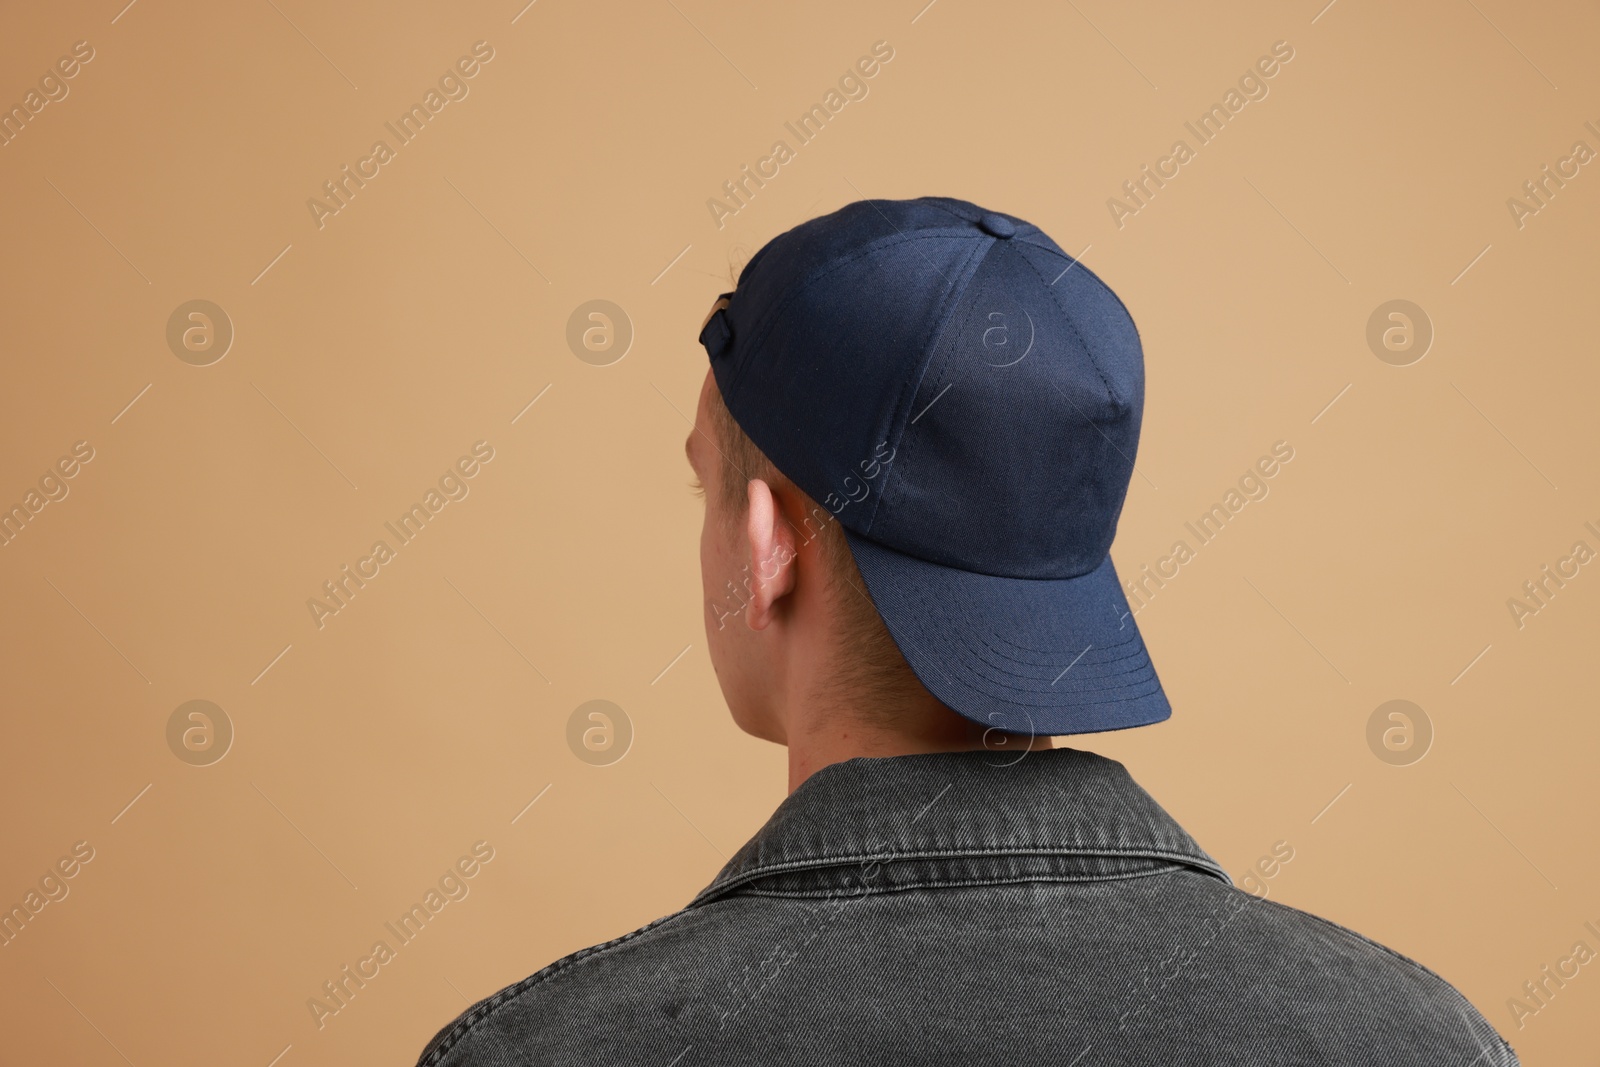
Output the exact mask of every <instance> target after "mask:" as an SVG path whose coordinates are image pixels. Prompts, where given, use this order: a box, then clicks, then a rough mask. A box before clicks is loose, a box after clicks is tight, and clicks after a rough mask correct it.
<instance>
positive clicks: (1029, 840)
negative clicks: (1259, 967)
mask: <svg viewBox="0 0 1600 1067" xmlns="http://www.w3.org/2000/svg"><path fill="white" fill-rule="evenodd" d="M1051 857H1057V858H1060V859H1062V860H1066V861H1069V862H1076V864H1077V866H1076V868H1075V869H1076V870H1077V871H1078V874H1077V875H1076V877H1096V876H1098V877H1125V876H1127V874H1128V873H1130V871H1131V870H1132V869H1133V868H1134V867H1137V868H1142V870H1143V871H1144V872H1145V873H1151V872H1154V871H1159V870H1163V869H1168V868H1170V867H1172V866H1173V865H1179V866H1187V867H1191V868H1195V869H1198V870H1200V871H1203V872H1205V873H1207V874H1210V875H1213V876H1215V877H1217V878H1220V879H1221V880H1223V881H1224V882H1229V883H1230V884H1231V879H1229V878H1228V875H1227V873H1226V872H1225V871H1223V869H1222V868H1221V867H1220V866H1219V865H1218V864H1217V862H1216V861H1215V860H1213V859H1212V858H1211V857H1210V856H1208V855H1207V854H1206V853H1205V852H1204V851H1202V850H1201V848H1200V846H1199V845H1198V844H1196V843H1195V841H1194V839H1193V838H1191V837H1190V836H1189V835H1188V834H1187V833H1186V832H1185V831H1184V830H1183V828H1182V827H1181V826H1179V825H1178V824H1177V822H1176V821H1174V820H1173V818H1172V816H1170V815H1168V814H1167V813H1166V812H1165V811H1164V810H1162V808H1161V806H1160V805H1159V804H1157V803H1156V802H1155V800H1154V799H1153V798H1152V797H1151V796H1150V794H1148V793H1146V792H1145V791H1144V790H1143V789H1141V788H1140V787H1139V785H1138V784H1137V783H1135V782H1134V780H1133V778H1132V777H1131V776H1130V775H1129V774H1128V771H1127V769H1126V768H1125V767H1123V765H1122V764H1120V763H1118V762H1117V761H1115V760H1111V759H1107V758H1105V757H1103V756H1098V755H1095V754H1094V753H1092V752H1082V751H1079V750H1077V749H1070V748H1056V749H1043V750H1041V751H1037V752H1030V753H1027V754H1026V755H1024V756H1023V757H1022V758H1020V759H1019V758H1017V757H1015V756H1012V755H1002V754H1000V753H997V752H993V751H981V750H980V751H974V752H941V753H932V754H927V755H916V756H888V757H870V758H869V757H858V758H856V759H851V760H846V761H844V762H842V763H835V764H832V765H830V766H827V767H824V768H822V769H821V770H819V771H817V772H816V773H815V774H813V775H812V776H811V777H810V778H807V779H806V780H805V782H803V783H802V784H801V785H800V788H798V789H796V790H795V791H794V792H793V793H792V794H790V795H789V797H788V798H787V799H786V800H784V802H783V803H782V804H780V805H779V806H778V810H777V811H775V812H774V813H773V815H772V818H770V819H768V820H767V823H766V825H765V826H763V827H762V828H761V829H760V830H759V831H758V832H757V833H756V835H755V836H754V837H752V838H751V839H750V840H749V841H748V842H746V843H745V845H744V847H743V848H741V849H740V850H739V851H738V852H737V853H735V854H734V856H733V858H732V859H731V860H729V861H728V865H727V866H726V867H724V868H723V869H722V872H721V873H720V874H718V875H717V877H716V879H715V880H713V881H712V883H711V884H710V885H709V886H707V887H706V888H705V889H704V890H702V891H701V893H700V894H699V896H697V897H696V898H695V900H694V901H693V904H702V903H705V902H707V901H710V900H712V899H715V898H717V897H720V896H723V895H725V894H727V893H729V892H732V891H734V890H737V889H740V888H746V887H751V886H752V884H753V883H757V882H761V883H763V884H765V885H774V884H787V885H790V886H792V885H794V884H795V877H794V876H796V875H797V874H798V872H805V871H811V872H820V871H822V870H824V869H829V868H833V869H838V868H851V867H870V868H871V869H872V870H873V871H876V870H877V869H878V868H879V865H884V864H898V863H902V862H909V863H913V864H923V865H926V864H929V863H942V864H943V867H942V869H941V874H942V875H943V877H942V879H941V880H942V881H943V882H945V883H946V884H949V883H950V882H952V881H955V882H959V881H960V880H961V877H962V875H961V872H962V871H963V870H975V868H971V867H970V866H964V865H965V864H970V863H971V862H973V861H975V860H979V859H981V860H983V861H985V862H990V861H995V862H1007V863H1010V864H1012V865H1013V866H1014V868H1015V869H1016V870H1018V871H1022V870H1024V869H1028V870H1038V869H1040V868H1039V865H1040V864H1046V865H1048V864H1049V863H1051V862H1058V861H1055V860H1052V859H1050V858H1051ZM1023 858H1027V859H1023ZM1130 865H1132V866H1131V867H1130ZM1095 871H1099V872H1100V873H1099V874H1098V875H1096V874H1095V873H1094V872H1095ZM1086 872H1087V873H1086ZM1019 876H1020V877H1026V875H1019ZM868 880H870V879H868ZM972 880H974V881H976V880H978V878H977V875H976V874H974V875H973V876H972ZM693 904H692V905H691V906H693Z"/></svg>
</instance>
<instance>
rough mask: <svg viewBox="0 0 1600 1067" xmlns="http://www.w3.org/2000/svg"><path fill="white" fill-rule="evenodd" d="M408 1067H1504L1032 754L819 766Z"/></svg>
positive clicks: (1362, 942) (1305, 925)
mask: <svg viewBox="0 0 1600 1067" xmlns="http://www.w3.org/2000/svg"><path fill="white" fill-rule="evenodd" d="M1019 755H1020V756H1021V758H1019ZM419 1062H420V1067H468V1065H474V1067H511V1065H513V1064H517V1065H523V1064H583V1065H598V1064H631V1065H639V1067H697V1065H712V1064H717V1065H721V1064H727V1065H733V1064H737V1065H740V1067H744V1065H750V1064H855V1063H870V1064H879V1065H898V1064H936V1063H937V1064H946V1063H960V1064H1035V1065H1042V1064H1051V1065H1059V1067H1095V1065H1106V1064H1141V1065H1144V1064H1159V1065H1176V1064H1195V1065H1199V1064H1216V1065H1223V1064H1226V1065H1231V1067H1237V1065H1245V1064H1252V1065H1253V1064H1261V1065H1269V1064H1270V1065H1280V1064H1281V1065H1291V1064H1293V1065H1309V1064H1348V1065H1361V1067H1390V1065H1401V1064H1404V1065H1419V1064H1429V1065H1447V1064H1454V1065H1460V1067H1469V1065H1478V1067H1504V1065H1510V1064H1516V1063H1517V1062H1518V1061H1517V1058H1516V1056H1515V1054H1514V1053H1513V1052H1512V1050H1511V1047H1510V1046H1509V1045H1507V1044H1506V1042H1505V1041H1504V1040H1502V1039H1501V1037H1500V1036H1499V1035H1498V1034H1497V1033H1496V1031H1495V1030H1494V1028H1493V1027H1492V1026H1490V1025H1489V1023H1488V1022H1486V1021H1485V1020H1484V1018H1483V1017H1482V1016H1481V1015H1480V1014H1479V1013H1478V1012H1477V1011H1476V1010H1475V1009H1474V1008H1473V1007H1472V1005H1471V1004H1469V1003H1468V1002H1467V1001H1466V1000H1465V999H1464V998H1463V997H1462V996H1461V995H1460V994H1459V993H1458V992H1457V991H1456V990H1455V989H1454V988H1452V987H1451V986H1450V984H1449V983H1447V982H1446V981H1445V980H1444V979H1442V978H1440V977H1439V976H1438V975H1436V974H1434V973H1433V972H1432V971H1429V970H1427V969H1426V968H1425V967H1422V966H1421V965H1419V964H1417V963H1414V962H1412V961H1411V960H1409V959H1407V958H1405V957H1404V956H1401V955H1399V954H1398V953H1395V952H1393V951H1391V950H1389V949H1387V948H1384V947H1383V946H1381V945H1379V944H1377V943H1375V942H1373V941H1370V940H1368V939H1366V938H1364V937H1362V936H1360V935H1359V934H1356V933H1353V932H1352V931H1350V930H1347V929H1345V928H1343V927H1341V926H1337V925H1335V924H1333V923H1330V922H1327V921H1325V920H1322V919H1319V918H1317V917H1315V916H1313V915H1309V914H1307V913H1305V912H1301V911H1297V910H1295V909H1293V908H1289V907H1286V906H1284V905H1281V904H1278V903H1275V902H1273V901H1270V900H1266V899H1262V898H1260V897H1257V896H1255V895H1252V894H1250V893H1247V892H1245V891H1243V890H1241V889H1238V888H1236V887H1235V886H1234V885H1233V884H1232V882H1231V881H1230V880H1229V878H1228V876H1227V874H1226V873H1225V872H1224V871H1223V870H1222V868H1221V867H1219V866H1218V865H1217V863H1216V862H1215V861H1214V860H1212V859H1211V857H1209V856H1208V855H1206V853H1205V852H1203V851H1202V850H1201V849H1200V847H1199V846H1198V845H1197V844H1196V843H1195V842H1194V840H1193V839H1192V838H1191V837H1190V836H1189V835H1188V834H1187V833H1185V832H1184V830H1183V829H1182V828H1181V827H1180V826H1179V825H1178V824H1177V823H1176V822H1175V821H1174V820H1173V819H1172V817H1171V816H1169V815H1168V814H1167V813H1166V812H1165V811H1164V810H1162V808H1161V807H1160V806H1159V805H1158V804H1157V803H1156V802H1155V801H1154V800H1153V799H1152V798H1151V797H1150V796H1149V794H1147V793H1146V792H1145V791H1144V790H1143V789H1141V788H1140V787H1139V786H1138V785H1137V784H1136V783H1135V782H1134V781H1133V779H1132V778H1131V777H1130V776H1129V774H1128V772H1127V771H1126V769H1125V768H1124V767H1123V766H1122V765H1121V764H1120V763H1117V762H1115V761H1113V760H1109V759H1105V758H1103V757H1100V756H1097V755H1094V754H1091V753H1088V752H1081V751H1076V750H1073V749H1047V750H1043V751H1037V752H1031V753H1027V754H1025V755H1021V754H1019V753H1011V754H1006V753H1002V752H998V751H978V752H961V753H940V754H933V755H917V756H892V757H886V758H858V759H852V760H848V761H846V762H843V763H837V764H834V765H832V766H829V767H825V768H823V769H822V770H820V771H818V772H817V773H815V774H814V775H812V776H811V777H810V778H809V779H807V780H806V781H805V782H804V783H803V784H802V785H801V786H800V788H799V789H797V790H796V791H795V792H794V793H793V794H792V795H791V796H790V797H789V798H788V799H787V800H785V801H784V802H783V804H782V805H781V806H780V807H779V808H778V810H777V811H776V812H775V813H774V814H773V816H772V818H771V819H770V820H768V822H767V824H766V825H765V826H764V827H763V828H762V829H761V830H760V832H758V833H757V834H756V836H755V837H753V838H752V839H751V840H750V841H749V842H748V843H747V844H746V845H745V846H744V847H743V848H741V849H740V850H739V852H738V853H737V854H736V855H735V856H734V857H733V858H732V860H730V861H729V863H728V864H727V866H726V867H724V868H723V870H722V872H721V873H720V874H718V875H717V877H716V879H715V880H714V881H712V883H711V884H710V885H709V886H707V887H706V888H705V889H704V890H703V891H702V892H701V893H700V894H699V895H698V896H696V897H695V898H694V900H693V901H691V902H690V903H689V905H688V906H687V907H686V908H684V909H683V910H682V911H679V912H677V913H676V914H673V915H669V916H667V917H666V918H663V919H659V920H657V921H656V922H653V923H651V924H649V925H648V926H645V927H643V928H642V929H639V930H636V931H634V932H633V933H630V934H627V935H626V936H623V937H620V938H617V939H616V940H614V941H609V942H606V943H605V944H601V945H595V946H593V947H592V948H586V949H583V950H582V951H580V952H576V953H574V954H572V955H571V956H568V957H566V958H565V959H562V960H559V961H557V962H556V963H553V964H551V965H550V966H548V967H546V968H544V969H543V970H541V971H539V972H538V973H537V974H534V975H532V976H531V977H529V978H527V979H525V980H523V981H521V982H518V983H517V984H515V985H512V986H509V987H507V988H506V989H503V990H501V991H500V992H498V993H496V994H494V995H493V996H491V997H489V998H487V999H485V1000H482V1001H480V1002H478V1003H477V1004H475V1005H473V1006H472V1007H471V1008H470V1009H468V1010H467V1011H466V1012H464V1013H463V1014H462V1015H461V1016H460V1017H459V1018H458V1019H456V1020H455V1021H454V1022H452V1023H451V1024H450V1025H448V1026H446V1027H445V1028H444V1029H443V1030H441V1031H440V1032H439V1033H438V1035H437V1036H436V1037H435V1038H434V1039H433V1040H432V1041H431V1042H430V1043H429V1045H428V1046H427V1048H426V1049H425V1050H424V1052H423V1054H422V1056H421V1059H420V1061H419Z"/></svg>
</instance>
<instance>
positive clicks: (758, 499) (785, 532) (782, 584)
mask: <svg viewBox="0 0 1600 1067" xmlns="http://www.w3.org/2000/svg"><path fill="white" fill-rule="evenodd" d="M746 492H747V495H748V496H749V507H748V508H747V509H746V519H745V539H746V541H747V542H748V543H749V549H750V600H749V602H748V603H747V604H746V605H745V622H746V624H748V625H749V627H750V629H752V630H764V629H766V627H767V624H768V623H770V622H771V621H772V619H773V617H774V615H775V614H776V608H775V605H776V604H777V603H778V601H780V600H782V599H783V598H784V597H785V596H787V595H788V594H789V593H792V592H793V591H794V585H795V582H794V565H795V544H794V528H793V527H791V526H790V525H789V523H788V522H787V521H786V520H785V519H784V517H783V514H782V512H781V511H780V510H779V508H778V501H777V499H776V498H775V497H774V496H773V495H772V486H770V485H768V484H767V483H766V482H764V481H762V480H761V479H760V478H752V479H750V484H749V485H748V486H747V487H746Z"/></svg>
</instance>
